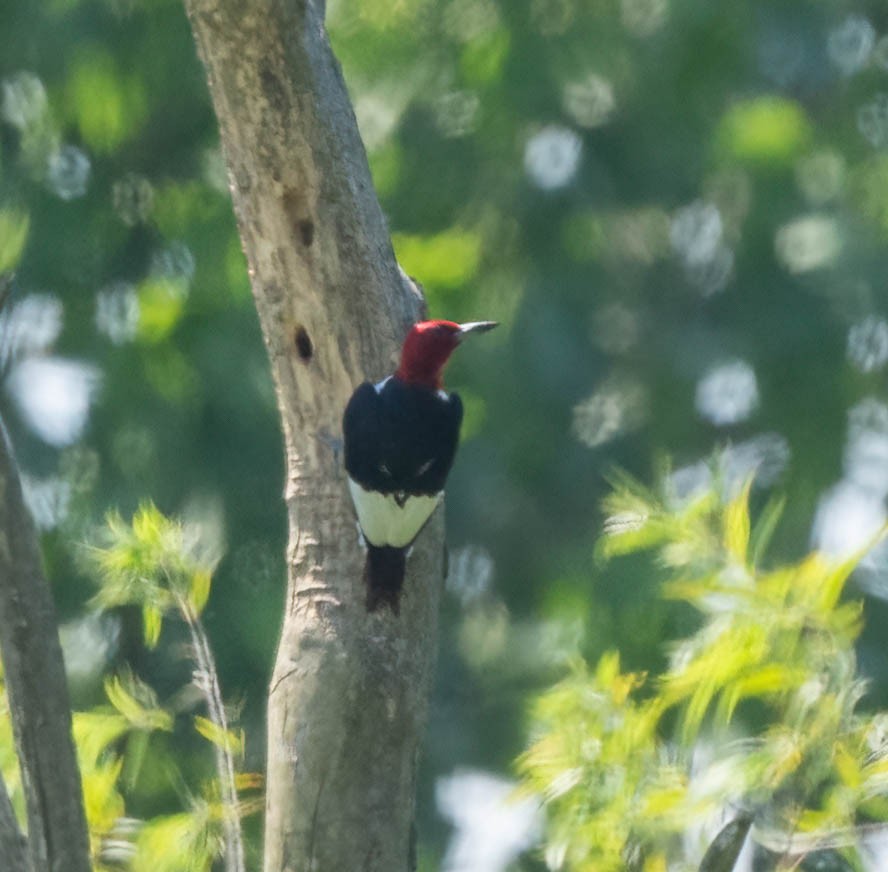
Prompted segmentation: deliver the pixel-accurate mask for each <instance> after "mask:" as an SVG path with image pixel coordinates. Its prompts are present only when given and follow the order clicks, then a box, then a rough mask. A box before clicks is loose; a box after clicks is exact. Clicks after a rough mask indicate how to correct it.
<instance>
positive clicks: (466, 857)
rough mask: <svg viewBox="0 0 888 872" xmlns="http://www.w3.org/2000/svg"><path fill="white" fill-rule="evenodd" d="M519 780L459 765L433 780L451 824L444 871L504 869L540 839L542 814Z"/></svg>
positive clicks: (441, 809) (438, 800) (440, 808)
mask: <svg viewBox="0 0 888 872" xmlns="http://www.w3.org/2000/svg"><path fill="white" fill-rule="evenodd" d="M516 787H517V785H516V784H515V783H514V782H512V781H508V780H506V779H505V778H500V777H497V776H495V775H491V774H489V773H487V772H480V771H476V770H457V771H456V772H454V773H453V774H452V775H449V776H447V777H445V778H439V779H438V781H437V783H436V784H435V801H436V803H437V806H438V811H439V812H440V813H441V815H442V816H443V817H444V818H446V819H447V820H448V821H449V822H450V823H451V824H452V825H453V827H454V833H453V836H452V838H451V840H450V844H449V845H448V847H447V853H446V855H445V857H444V862H443V864H442V866H441V869H442V872H504V870H506V869H507V868H508V866H509V864H510V863H511V862H512V861H513V860H515V859H516V858H517V857H518V856H519V855H520V854H521V853H522V852H523V851H526V850H528V849H529V848H530V847H532V846H533V845H534V844H536V842H537V841H538V840H539V838H540V833H541V829H542V814H541V811H540V806H539V803H538V802H537V801H536V800H533V799H517V798H516V797H515V795H514V794H515V789H516Z"/></svg>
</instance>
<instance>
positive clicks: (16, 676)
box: [0, 425, 90, 872]
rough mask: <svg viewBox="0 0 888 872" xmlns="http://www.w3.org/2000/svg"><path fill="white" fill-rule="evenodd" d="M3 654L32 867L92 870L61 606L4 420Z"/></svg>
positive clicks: (0, 435) (0, 438)
mask: <svg viewBox="0 0 888 872" xmlns="http://www.w3.org/2000/svg"><path fill="white" fill-rule="evenodd" d="M0 655H2V658H3V666H4V670H5V674H6V690H7V693H8V695H9V706H10V711H11V712H12V726H13V731H14V734H15V741H16V747H17V750H18V756H19V763H20V765H21V770H22V783H23V785H24V790H25V797H26V801H27V808H28V849H29V852H30V857H31V863H32V866H33V868H34V869H36V870H52V872H89V870H90V861H89V842H88V839H87V830H86V818H85V816H84V812H83V796H82V789H81V784H80V772H79V771H78V769H77V758H76V755H75V752H74V741H73V738H72V736H71V706H70V702H69V699H68V686H67V683H66V679H65V667H64V662H63V660H62V648H61V645H60V644H59V636H58V630H57V628H56V616H55V609H54V607H53V602H52V595H51V592H50V589H49V585H48V583H47V581H46V578H45V577H44V575H43V570H42V567H41V562H40V552H39V549H38V545H37V535H36V531H35V529H34V524H33V521H32V520H31V516H30V514H29V513H28V509H27V508H26V506H25V503H24V500H23V498H22V489H21V483H20V481H19V477H18V472H17V470H16V467H15V462H14V461H13V458H12V451H11V448H10V445H9V440H8V438H7V436H6V431H5V430H4V429H3V427H2V425H0ZM9 868H15V867H9Z"/></svg>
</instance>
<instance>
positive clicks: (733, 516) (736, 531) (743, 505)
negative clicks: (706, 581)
mask: <svg viewBox="0 0 888 872" xmlns="http://www.w3.org/2000/svg"><path fill="white" fill-rule="evenodd" d="M751 487H752V479H749V480H747V482H746V484H745V485H744V486H743V488H742V489H741V491H740V493H739V494H737V496H736V497H734V499H732V500H731V501H730V502H729V503H728V505H727V506H725V511H724V525H723V526H724V529H723V531H722V535H723V537H724V545H725V548H726V549H727V552H728V554H730V555H731V557H733V558H734V560H736V561H737V562H738V563H741V564H743V565H745V564H746V553H747V550H748V548H749V490H750V488H751Z"/></svg>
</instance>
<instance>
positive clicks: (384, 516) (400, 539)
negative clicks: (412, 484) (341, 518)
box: [348, 477, 441, 548]
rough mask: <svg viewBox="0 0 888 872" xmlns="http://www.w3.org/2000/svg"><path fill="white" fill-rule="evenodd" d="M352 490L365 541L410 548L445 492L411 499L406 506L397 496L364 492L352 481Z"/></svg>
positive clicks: (350, 481)
mask: <svg viewBox="0 0 888 872" xmlns="http://www.w3.org/2000/svg"><path fill="white" fill-rule="evenodd" d="M348 489H349V491H350V492H351V497H352V502H354V504H355V509H356V510H357V512H358V522H359V523H360V525H361V529H362V530H363V531H364V538H365V539H366V540H367V541H368V542H369V543H370V544H371V545H377V546H379V545H389V546H391V547H392V548H406V547H407V546H408V545H409V544H410V543H411V542H412V541H413V540H414V539H415V538H416V534H417V533H419V531H420V530H421V529H422V526H423V524H425V522H426V521H427V520H428V519H429V517H430V516H431V514H432V512H434V511H435V508H436V507H437V505H438V503H440V502H441V493H437V494H434V495H433V496H429V497H427V496H410V497H407V499H406V501H405V502H404V504H403V506H402V505H399V504H398V501H397V500H396V499H395V495H394V494H381V493H377V492H376V491H368V490H364V488H362V487H361V486H360V485H359V484H358V483H357V482H355V481H352V479H351V477H349V479H348Z"/></svg>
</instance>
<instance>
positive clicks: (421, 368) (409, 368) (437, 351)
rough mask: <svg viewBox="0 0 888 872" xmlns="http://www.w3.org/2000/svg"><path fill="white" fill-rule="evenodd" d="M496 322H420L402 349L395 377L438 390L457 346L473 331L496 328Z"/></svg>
mask: <svg viewBox="0 0 888 872" xmlns="http://www.w3.org/2000/svg"><path fill="white" fill-rule="evenodd" d="M496 323H497V322H496V321H473V322H470V323H468V324H456V323H455V322H453V321H420V322H419V323H418V324H414V325H413V327H411V328H410V332H409V333H408V334H407V338H406V339H405V340H404V347H403V349H402V351H401V364H400V366H399V367H398V370H397V372H395V378H397V379H400V380H401V381H403V382H408V383H409V384H416V385H423V386H424V387H428V388H432V389H435V390H436V389H438V388H440V387H441V386H442V384H443V381H442V372H443V370H444V366H445V365H446V363H447V361H448V360H449V359H450V355H451V354H452V353H453V349H454V348H456V346H457V345H459V343H460V342H462V340H463V338H464V337H465V336H468V335H469V334H470V333H482V332H486V331H487V330H492V329H493V328H494V327H496Z"/></svg>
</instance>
